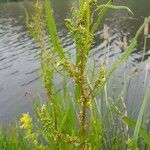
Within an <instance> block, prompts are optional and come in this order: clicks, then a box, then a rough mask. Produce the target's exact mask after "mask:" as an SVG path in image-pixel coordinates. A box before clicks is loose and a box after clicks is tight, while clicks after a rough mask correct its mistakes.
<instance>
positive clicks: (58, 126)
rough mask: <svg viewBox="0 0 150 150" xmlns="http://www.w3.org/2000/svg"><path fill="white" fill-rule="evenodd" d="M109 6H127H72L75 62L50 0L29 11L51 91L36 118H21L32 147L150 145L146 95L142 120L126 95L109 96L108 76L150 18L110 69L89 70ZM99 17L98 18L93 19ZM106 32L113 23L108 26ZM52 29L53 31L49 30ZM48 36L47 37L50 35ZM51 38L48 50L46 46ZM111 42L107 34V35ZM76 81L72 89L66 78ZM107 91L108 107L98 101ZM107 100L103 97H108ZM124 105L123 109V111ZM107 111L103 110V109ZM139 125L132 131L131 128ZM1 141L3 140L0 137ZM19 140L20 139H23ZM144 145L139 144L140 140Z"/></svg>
mask: <svg viewBox="0 0 150 150" xmlns="http://www.w3.org/2000/svg"><path fill="white" fill-rule="evenodd" d="M109 9H115V10H116V9H117V10H118V9H126V10H128V11H129V12H130V13H132V12H131V10H130V9H129V8H127V7H125V6H114V5H113V4H112V1H108V3H106V4H101V5H100V4H99V3H98V2H97V0H80V1H79V3H78V4H75V5H74V7H73V8H72V17H71V18H70V19H66V20H65V23H66V27H67V29H68V31H69V32H70V34H71V36H72V39H73V40H74V43H75V44H76V49H75V51H76V60H75V62H74V61H73V60H72V58H71V55H68V52H66V51H65V50H64V49H63V46H62V44H61V39H60V38H59V35H58V32H57V28H56V23H55V19H54V16H53V11H52V8H51V3H50V1H49V0H45V1H44V3H41V2H39V1H37V3H36V4H35V14H31V15H30V14H28V13H27V12H26V24H27V27H28V30H29V32H30V34H31V35H32V37H33V38H34V39H35V40H36V41H37V43H38V44H39V46H40V48H41V58H40V63H41V70H42V77H43V84H44V87H45V90H46V93H47V102H46V103H45V104H43V103H42V104H35V103H34V104H33V107H34V110H35V121H34V122H32V118H31V117H30V115H29V114H28V113H26V114H23V117H22V118H21V119H20V127H21V128H23V129H24V138H23V139H22V140H25V142H26V143H27V144H28V145H29V147H30V148H32V149H84V150H86V149H132V148H133V149H135V148H136V147H139V146H141V145H142V144H143V143H144V144H145V145H148V146H149V145H150V143H149V142H148V140H149V139H150V136H149V133H146V132H145V130H144V129H143V128H142V127H141V126H142V118H143V115H144V110H145V106H146V104H147V96H146V97H145V98H144V102H143V105H142V108H141V112H140V115H139V117H138V120H137V123H136V122H134V121H133V120H131V119H130V118H129V117H128V116H127V110H126V106H125V104H124V102H123V94H122V93H121V94H120V95H118V99H117V100H115V99H111V98H109V97H108V95H107V86H106V84H107V83H108V81H109V79H110V78H111V77H112V76H113V74H114V72H115V70H116V69H118V68H119V67H120V65H121V64H123V63H124V62H125V61H126V60H127V58H128V57H129V55H130V54H131V53H132V52H133V51H134V48H135V47H136V44H137V39H138V36H139V34H140V33H141V32H142V30H143V28H144V26H145V25H146V24H147V23H149V22H150V17H149V18H147V19H146V20H145V22H144V23H143V25H142V26H141V27H140V29H139V30H138V31H137V33H136V35H135V37H134V38H133V39H132V41H131V43H130V44H129V46H127V44H126V39H124V43H125V46H124V47H125V48H126V47H127V48H126V50H125V52H124V54H123V55H122V56H121V58H120V59H119V60H118V61H116V62H115V63H114V64H113V65H112V68H111V69H110V70H107V69H106V67H107V66H106V64H105V63H104V64H103V65H102V66H101V67H100V68H99V71H98V74H97V75H96V77H95V76H94V75H95V74H96V73H95V68H93V72H92V76H91V77H90V76H89V74H88V69H89V68H88V65H87V61H88V58H89V52H90V49H91V47H92V44H93V41H94V33H95V32H96V31H97V30H98V28H99V26H100V25H102V23H103V19H104V17H105V15H106V13H107V12H108V10H109ZM94 17H95V18H96V21H95V22H94V21H93V20H94V19H93V18H94ZM104 27H105V31H106V30H107V31H106V32H108V27H107V29H106V25H104ZM47 31H48V35H47V34H46V33H47ZM47 37H48V38H47ZM47 39H48V44H49V46H48V48H47ZM105 40H107V43H108V42H109V40H108V33H106V34H105ZM56 73H58V74H59V75H60V76H61V77H62V80H63V81H64V84H63V88H62V92H58V87H57V86H56V85H55V82H54V76H55V74H56ZM68 78H70V79H71V80H72V87H73V91H72V92H70V90H69V87H67V84H66V82H67V79H68ZM103 91H105V93H106V98H105V99H106V101H107V106H108V105H109V107H106V108H103V109H101V107H98V105H97V103H98V102H99V101H100V100H101V99H99V98H98V97H99V96H100V95H101V94H102V93H103ZM105 99H103V100H101V101H105ZM120 108H122V109H123V111H121V110H120ZM103 111H104V112H103ZM129 127H131V128H133V129H135V131H134V134H133V139H132V134H131V135H130V134H129V133H128V128H129ZM0 139H1V141H2V143H3V142H4V141H9V143H11V140H7V139H6V140H3V139H4V138H3V135H2V138H0ZM19 140H20V139H18V141H19ZM139 143H140V144H139Z"/></svg>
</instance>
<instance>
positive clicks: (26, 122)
mask: <svg viewBox="0 0 150 150" xmlns="http://www.w3.org/2000/svg"><path fill="white" fill-rule="evenodd" d="M20 122H21V126H20V128H24V129H26V128H29V127H31V125H32V118H31V117H30V115H29V113H24V114H23V115H22V117H21V118H20Z"/></svg>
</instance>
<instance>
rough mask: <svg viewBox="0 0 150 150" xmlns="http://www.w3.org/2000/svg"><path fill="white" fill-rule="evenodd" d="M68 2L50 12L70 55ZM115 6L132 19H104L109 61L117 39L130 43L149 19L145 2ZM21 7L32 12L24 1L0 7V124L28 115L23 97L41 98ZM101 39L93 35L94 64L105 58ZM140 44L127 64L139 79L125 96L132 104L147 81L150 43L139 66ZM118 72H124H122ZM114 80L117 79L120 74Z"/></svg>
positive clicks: (34, 50)
mask: <svg viewBox="0 0 150 150" xmlns="http://www.w3.org/2000/svg"><path fill="white" fill-rule="evenodd" d="M72 1H73V0H53V8H54V12H55V17H56V20H57V24H58V30H59V35H60V37H61V39H62V41H63V47H64V48H65V49H66V50H69V51H71V52H72V53H74V47H75V46H74V44H73V42H72V40H71V39H70V36H69V34H68V32H67V31H66V29H65V26H64V23H63V20H64V19H65V18H66V17H68V16H69V10H70V8H71V5H72ZM117 4H122V5H127V6H129V7H130V8H131V10H132V11H133V12H134V16H132V15H130V14H129V13H127V12H126V11H113V12H110V13H109V14H108V16H107V18H106V19H105V23H106V24H107V25H108V26H109V28H110V35H111V42H110V59H117V58H118V57H119V56H121V55H122V54H123V51H122V50H121V49H120V48H119V47H118V46H117V41H118V39H119V38H122V37H123V36H127V39H128V40H130V39H131V38H132V37H133V36H134V34H135V32H136V31H137V29H138V28H139V27H140V25H141V24H142V22H143V21H144V18H145V17H146V16H149V15H150V1H149V0H126V1H123V2H122V0H118V1H117ZM23 6H25V7H27V8H28V9H29V10H31V9H32V3H31V2H27V1H25V2H12V3H0V120H1V121H2V122H9V121H12V120H13V119H15V117H16V116H18V115H20V113H22V112H26V111H29V112H32V109H31V107H32V106H31V100H30V98H29V97H27V96H25V95H26V94H25V93H26V92H30V93H32V94H33V96H34V97H35V98H36V97H38V94H40V95H42V96H44V95H45V94H44V89H43V87H42V84H41V78H40V77H41V73H40V64H39V61H38V58H39V54H40V50H39V47H38V45H37V44H36V43H35V42H34V41H33V40H32V39H31V38H30V36H29V34H28V32H27V30H26V27H25V18H24V9H23ZM101 35H102V31H101V28H100V29H99V31H98V32H97V33H96V35H95V36H96V42H95V43H94V47H93V48H92V50H91V53H93V54H94V56H95V58H96V60H97V62H98V61H99V60H100V59H101V58H103V57H104V56H105V54H106V50H105V46H104V42H103V40H102V37H101ZM143 42H144V38H143V37H141V38H140V39H139V44H138V46H137V49H136V51H135V52H134V53H133V54H132V55H131V56H130V58H129V60H128V62H127V65H128V68H129V69H133V68H138V69H139V70H140V73H139V76H138V77H136V78H134V79H133V80H132V82H131V84H130V86H131V87H130V90H129V92H128V96H129V97H132V92H133V91H134V90H135V93H136V94H135V97H136V103H140V100H141V97H142V93H143V91H145V89H144V87H145V83H144V81H145V79H146V81H148V80H149V79H150V73H149V70H150V69H149V68H150V67H149V66H150V60H149V56H150V39H148V42H147V49H146V54H145V58H144V62H140V60H141V57H142V50H143ZM145 66H147V67H145ZM121 72H124V70H123V69H122V70H121ZM118 76H120V78H121V75H120V73H119V75H118ZM137 81H139V83H137ZM146 81H145V82H146ZM57 82H58V83H57V84H58V85H59V84H60V85H61V82H59V80H57ZM116 82H117V78H116ZM135 113H136V112H135Z"/></svg>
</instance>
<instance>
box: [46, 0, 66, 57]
mask: <svg viewBox="0 0 150 150" xmlns="http://www.w3.org/2000/svg"><path fill="white" fill-rule="evenodd" d="M45 12H46V21H47V26H48V30H49V34H50V37H51V40H52V44H53V46H54V48H55V50H56V51H57V53H58V55H59V57H60V58H64V52H63V49H62V47H61V45H60V40H59V37H58V32H57V28H56V24H55V19H54V16H53V11H52V7H51V3H50V0H45Z"/></svg>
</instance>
